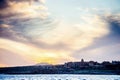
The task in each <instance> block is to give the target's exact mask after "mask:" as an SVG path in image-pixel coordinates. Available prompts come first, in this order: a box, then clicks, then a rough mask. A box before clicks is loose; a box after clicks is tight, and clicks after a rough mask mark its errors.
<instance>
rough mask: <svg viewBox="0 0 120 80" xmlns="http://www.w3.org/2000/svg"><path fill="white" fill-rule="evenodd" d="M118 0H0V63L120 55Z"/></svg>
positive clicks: (115, 57)
mask: <svg viewBox="0 0 120 80" xmlns="http://www.w3.org/2000/svg"><path fill="white" fill-rule="evenodd" d="M119 3H120V0H89V1H88V0H0V67H11V66H26V65H34V64H38V63H49V64H63V63H65V62H71V61H80V60H81V59H82V58H83V59H84V60H85V61H90V60H93V61H98V62H102V61H113V60H116V61H118V60H120V5H119Z"/></svg>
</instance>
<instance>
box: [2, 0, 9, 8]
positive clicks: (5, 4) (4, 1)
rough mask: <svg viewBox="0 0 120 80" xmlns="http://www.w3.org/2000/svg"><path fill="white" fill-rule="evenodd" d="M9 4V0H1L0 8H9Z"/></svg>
mask: <svg viewBox="0 0 120 80" xmlns="http://www.w3.org/2000/svg"><path fill="white" fill-rule="evenodd" d="M8 6H9V4H8V0H0V9H4V8H7V7H8Z"/></svg>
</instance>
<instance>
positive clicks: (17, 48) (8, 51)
mask: <svg viewBox="0 0 120 80" xmlns="http://www.w3.org/2000/svg"><path fill="white" fill-rule="evenodd" d="M13 44H14V45H13ZM0 45H1V46H0V49H1V50H0V53H1V55H0V56H1V57H3V58H5V55H11V56H10V57H9V56H8V57H9V58H13V57H14V56H16V57H21V56H23V58H25V60H27V61H29V62H31V63H33V64H34V63H41V62H47V63H50V64H56V63H62V62H61V59H62V60H65V61H67V60H72V57H70V56H69V54H68V53H66V52H64V51H59V52H58V51H57V50H47V49H40V48H38V47H36V46H35V45H32V44H27V43H26V44H25V43H20V42H16V41H11V40H7V39H0ZM8 46H9V47H8ZM12 54H13V55H12ZM12 56H13V57H12ZM8 57H7V56H6V58H8ZM3 58H1V59H2V62H3V61H6V60H7V59H3ZM17 60H18V61H21V62H22V61H23V59H22V58H21V59H20V58H18V59H17ZM21 62H19V63H20V64H21ZM10 63H11V62H10ZM13 63H14V62H13ZM13 63H11V64H12V65H13ZM15 64H16V63H15ZM23 64H24V63H23ZM25 64H26V65H27V63H25Z"/></svg>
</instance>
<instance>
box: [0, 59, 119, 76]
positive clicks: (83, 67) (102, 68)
mask: <svg viewBox="0 0 120 80" xmlns="http://www.w3.org/2000/svg"><path fill="white" fill-rule="evenodd" d="M0 74H120V61H112V62H109V61H103V62H101V63H99V62H96V61H84V59H81V61H78V62H67V63H64V64H59V65H50V64H46V65H41V64H37V65H33V66H19V67H5V68H0Z"/></svg>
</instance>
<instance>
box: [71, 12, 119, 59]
mask: <svg viewBox="0 0 120 80" xmlns="http://www.w3.org/2000/svg"><path fill="white" fill-rule="evenodd" d="M119 18H120V15H119V14H112V13H111V14H109V15H106V14H104V15H101V19H102V20H104V21H105V23H106V24H107V25H106V27H107V30H108V31H109V32H108V33H107V34H106V35H103V36H101V37H98V38H94V39H93V42H92V43H91V44H90V45H88V46H86V47H85V48H82V49H78V50H75V51H73V53H72V54H73V56H74V57H76V58H77V57H78V58H79V57H81V58H82V57H85V58H86V59H87V60H90V59H92V58H93V59H97V58H98V59H97V60H99V61H102V59H103V58H104V60H115V59H116V60H119V57H117V56H116V55H119V52H120V50H119V49H118V48H119V45H120V41H119V40H120V19H119ZM97 29H98V28H97ZM101 32H103V31H101ZM86 54H87V56H86ZM89 55H90V56H89ZM91 56H92V57H91ZM104 56H105V57H104ZM101 57H102V58H101Z"/></svg>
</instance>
